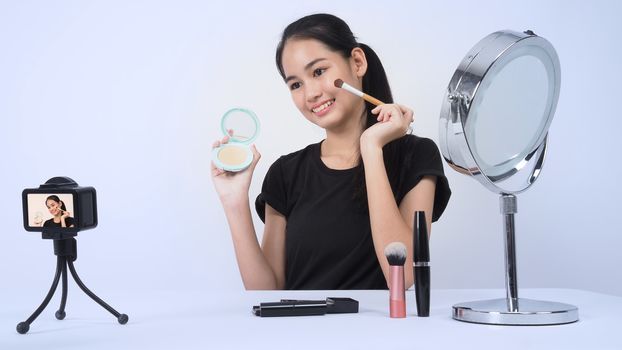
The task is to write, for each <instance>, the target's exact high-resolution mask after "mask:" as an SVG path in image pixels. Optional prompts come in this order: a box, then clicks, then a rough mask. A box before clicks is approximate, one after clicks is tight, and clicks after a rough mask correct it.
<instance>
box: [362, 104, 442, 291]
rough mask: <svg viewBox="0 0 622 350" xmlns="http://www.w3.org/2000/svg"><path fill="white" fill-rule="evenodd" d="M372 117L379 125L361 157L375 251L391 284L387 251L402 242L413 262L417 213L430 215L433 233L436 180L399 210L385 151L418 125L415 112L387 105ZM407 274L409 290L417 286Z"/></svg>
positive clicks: (366, 135)
mask: <svg viewBox="0 0 622 350" xmlns="http://www.w3.org/2000/svg"><path fill="white" fill-rule="evenodd" d="M372 113H374V114H377V116H378V123H376V124H375V125H373V126H371V127H369V128H368V129H367V130H365V131H364V132H363V134H362V135H361V140H360V144H361V157H362V158H363V163H364V165H365V186H366V189H367V201H368V206H369V218H370V222H371V232H372V239H373V241H374V249H375V251H376V256H377V257H378V261H379V262H380V267H381V268H382V272H383V273H384V276H385V279H386V280H387V284H388V281H389V263H388V262H387V259H386V257H385V256H384V248H385V247H386V245H387V244H389V243H391V242H402V243H404V244H405V245H406V247H407V250H408V252H407V254H408V255H407V257H406V261H407V262H409V261H412V259H413V224H414V212H415V211H416V210H423V211H425V212H426V219H427V224H428V232H431V227H430V223H431V219H432V208H433V206H434V192H435V190H436V177H434V176H426V177H424V178H423V179H422V180H421V181H420V182H419V183H418V184H417V185H416V186H415V187H414V188H413V189H411V190H410V191H409V192H408V193H407V194H406V196H405V197H404V198H403V199H402V202H401V204H400V206H399V208H398V206H397V203H395V197H394V196H393V191H392V190H391V185H390V183H389V179H388V176H387V171H386V169H385V166H384V157H383V150H382V149H383V147H384V146H385V145H386V144H387V143H389V142H391V141H392V140H395V139H397V138H399V137H402V136H404V134H405V132H406V131H407V130H408V126H409V125H410V123H411V122H413V121H414V116H413V111H412V110H411V109H409V108H407V107H405V106H400V105H397V104H385V105H380V106H378V107H376V108H375V109H373V110H372ZM406 271H407V272H406V276H405V277H406V288H409V287H410V286H411V285H412V284H413V273H412V271H413V270H412V269H408V268H407V269H406Z"/></svg>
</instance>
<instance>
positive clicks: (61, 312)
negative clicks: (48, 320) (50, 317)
mask: <svg viewBox="0 0 622 350" xmlns="http://www.w3.org/2000/svg"><path fill="white" fill-rule="evenodd" d="M67 261H69V260H68V259H65V263H64V264H63V269H62V271H61V276H62V279H61V280H62V284H63V294H62V296H61V298H60V307H59V308H58V311H56V313H55V314H54V315H55V316H56V319H57V320H62V319H64V318H65V316H66V314H65V305H66V304H67Z"/></svg>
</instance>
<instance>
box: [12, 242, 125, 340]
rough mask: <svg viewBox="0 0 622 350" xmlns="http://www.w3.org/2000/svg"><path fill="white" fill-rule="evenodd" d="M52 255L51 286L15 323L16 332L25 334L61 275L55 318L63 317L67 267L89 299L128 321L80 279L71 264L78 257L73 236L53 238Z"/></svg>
mask: <svg viewBox="0 0 622 350" xmlns="http://www.w3.org/2000/svg"><path fill="white" fill-rule="evenodd" d="M54 255H56V256H57V260H56V274H55V275H54V281H53V282H52V287H51V288H50V291H49V292H48V294H47V295H46V297H45V299H44V300H43V302H42V303H41V305H39V307H38V308H37V310H35V312H34V313H33V314H32V315H30V317H28V319H27V320H26V321H24V322H20V323H18V324H17V332H18V333H20V334H25V333H26V332H28V330H29V329H30V324H31V323H32V322H34V320H35V319H36V318H37V317H38V316H39V315H40V314H41V312H42V311H43V310H44V309H45V307H46V306H47V305H48V303H49V302H50V300H51V299H52V296H54V292H55V291H56V288H57V287H58V282H59V281H60V279H61V277H62V280H63V291H62V293H63V294H62V297H61V301H60V308H59V309H58V311H56V314H55V316H56V318H57V319H58V320H62V319H64V318H65V315H66V314H65V305H66V303H67V267H69V271H70V272H71V275H72V276H73V279H74V280H75V281H76V283H77V284H78V286H79V287H80V289H82V291H84V293H86V295H88V296H89V297H91V299H93V300H95V302H97V303H98V304H99V305H101V306H102V307H103V308H104V309H106V310H108V311H109V312H110V313H111V314H113V315H114V316H115V317H116V318H117V320H118V321H119V323H120V324H126V323H127V321H128V319H129V318H128V316H127V315H126V314H120V313H119V312H117V311H116V310H115V309H113V308H112V307H111V306H110V305H108V304H106V303H105V302H104V301H103V300H101V299H100V298H99V297H98V296H97V295H95V293H93V292H91V291H90V290H89V289H88V288H87V287H86V286H85V285H84V283H82V281H81V280H80V277H78V273H77V272H76V269H75V267H74V266H73V262H74V261H75V260H76V259H77V258H78V254H77V242H76V239H75V238H73V237H70V238H63V239H54Z"/></svg>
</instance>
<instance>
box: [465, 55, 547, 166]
mask: <svg viewBox="0 0 622 350" xmlns="http://www.w3.org/2000/svg"><path fill="white" fill-rule="evenodd" d="M521 51H523V50H519V52H517V54H515V55H511V57H508V58H507V59H505V60H501V61H499V62H497V63H496V64H495V65H494V66H493V67H492V68H491V69H490V71H489V72H488V74H487V75H486V78H485V79H484V80H483V81H482V84H481V86H480V87H479V88H478V91H477V94H476V96H475V99H474V100H473V103H472V105H471V108H470V114H469V119H468V120H467V123H466V125H465V132H466V134H467V135H466V136H467V139H468V140H470V142H469V146H470V147H471V152H472V153H473V155H474V157H475V160H476V162H477V164H478V165H479V168H480V169H481V170H482V172H483V173H484V174H486V175H487V176H491V177H493V176H501V175H504V174H505V175H507V176H509V175H511V174H512V169H513V168H516V170H520V168H521V167H522V166H523V165H524V164H526V162H524V159H525V157H526V156H527V155H528V154H529V153H531V152H533V151H534V150H535V149H536V148H537V147H538V145H539V144H540V142H541V141H542V137H543V133H545V132H546V129H545V128H544V126H545V124H546V122H547V118H548V116H549V108H548V105H549V104H550V99H551V98H552V94H553V91H552V88H551V86H552V85H553V84H551V81H550V80H551V78H552V77H549V72H548V71H547V67H546V66H545V63H544V62H548V60H545V61H544V62H543V60H541V59H540V58H539V57H538V56H537V55H533V54H526V52H521ZM549 71H550V70H549ZM521 162H522V163H521Z"/></svg>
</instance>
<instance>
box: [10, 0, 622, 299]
mask: <svg viewBox="0 0 622 350" xmlns="http://www.w3.org/2000/svg"><path fill="white" fill-rule="evenodd" d="M314 12H329V13H333V14H336V15H338V16H340V17H342V18H343V19H345V20H346V22H348V23H349V24H350V27H351V28H352V30H353V32H354V33H355V35H357V36H358V38H359V40H360V41H361V42H363V43H367V44H369V45H370V46H371V47H372V48H374V49H375V50H376V51H377V52H378V54H379V55H380V57H381V59H382V60H383V63H384V65H385V69H386V71H387V73H388V76H389V80H390V83H391V85H392V88H393V92H394V96H395V99H396V101H398V102H400V103H403V104H407V105H409V106H411V107H412V108H414V110H415V111H416V116H417V123H416V128H415V132H416V133H417V134H418V135H421V136H425V137H430V138H432V139H434V140H435V141H437V142H438V119H439V112H440V105H441V101H442V99H443V94H444V89H445V88H446V86H447V83H448V82H449V79H450V78H451V76H452V74H453V72H454V70H455V68H456V67H457V65H458V63H459V62H460V60H461V59H462V58H463V56H464V55H465V54H466V52H467V51H468V50H469V49H470V48H471V47H472V46H473V45H474V44H475V43H476V42H477V41H479V40H480V39H481V38H482V37H484V36H486V35H488V34H490V33H492V32H494V31H496V30H500V29H513V30H519V31H522V30H525V29H532V30H534V31H535V32H536V33H537V34H539V35H541V36H543V37H545V38H546V39H548V40H549V41H551V42H552V43H553V45H554V46H555V48H556V49H557V51H558V54H559V56H560V60H561V65H562V88H561V96H560V100H559V103H558V108H557V113H556V117H555V119H554V120H553V123H552V125H551V130H550V138H549V153H548V156H547V160H546V164H545V167H544V171H543V174H542V175H541V177H540V178H539V180H538V182H537V183H536V184H535V185H534V186H533V187H532V188H531V189H530V190H529V191H527V192H525V193H524V194H521V195H519V198H518V199H519V201H518V204H519V213H518V216H517V218H516V220H517V221H516V225H517V246H518V273H519V275H518V277H519V286H521V287H524V288H527V287H529V288H541V287H556V288H578V289H586V290H592V291H598V292H604V293H610V294H616V295H622V278H621V277H622V274H621V273H620V272H619V268H620V262H619V256H620V253H619V246H620V243H622V238H620V229H619V228H618V223H619V216H620V205H619V198H620V197H621V194H622V193H621V190H620V187H619V183H620V181H619V179H618V177H619V174H620V170H621V167H620V164H619V162H618V160H617V156H618V154H619V151H620V149H621V147H620V146H621V141H620V137H619V130H622V124H621V122H620V116H619V108H618V107H617V106H618V100H619V96H618V95H619V81H620V80H621V79H620V78H622V76H621V73H620V66H619V61H620V56H621V55H620V54H621V53H622V48H621V44H620V43H621V42H622V41H621V40H620V34H622V24H620V21H619V14H620V13H622V4H621V3H619V2H616V1H610V2H606V1H592V2H585V1H548V2H542V1H520V2H518V1H516V2H499V1H470V2H458V1H455V2H452V1H436V2H433V3H432V2H429V1H376V2H361V1H348V2H346V1H343V2H342V1H339V2H336V1H313V2H311V1H309V2H306V3H305V4H301V3H299V2H296V1H283V2H274V1H262V2H256V3H253V2H238V1H227V2H216V1H88V2H87V1H54V2H51V1H2V2H1V3H0V50H1V51H0V147H1V149H2V150H3V152H2V162H1V164H2V168H1V174H2V175H1V176H2V177H1V182H0V222H1V223H2V227H3V229H2V231H1V232H0V234H1V235H2V247H3V249H2V254H0V276H2V277H1V278H0V291H1V292H0V293H1V294H3V295H4V297H2V298H0V300H2V301H0V303H7V302H15V300H16V299H15V297H18V296H19V295H20V293H21V291H24V290H26V289H29V290H32V289H35V290H40V291H41V296H42V297H43V295H44V293H45V292H46V291H47V289H48V286H49V283H50V282H51V279H52V276H53V272H54V263H55V260H56V259H55V257H54V255H53V249H52V243H51V242H49V241H44V240H41V239H40V236H39V235H38V234H36V233H28V232H26V231H24V229H23V227H22V212H21V208H22V204H21V202H20V201H21V191H22V190H23V189H24V188H28V187H37V186H38V185H39V184H41V183H43V182H45V181H46V180H47V179H49V178H51V177H54V176H58V175H64V176H69V177H72V178H73V179H74V180H76V181H77V182H78V183H80V184H81V185H84V186H94V187H95V188H96V189H97V191H98V192H97V194H98V208H99V226H98V227H97V228H95V229H93V230H90V231H84V232H82V233H80V234H79V237H78V257H79V258H78V261H77V262H76V267H77V270H78V272H79V273H80V275H81V277H82V278H83V280H84V281H85V283H86V284H87V285H88V286H89V287H91V288H92V289H93V290H94V291H95V292H97V293H98V294H101V295H102V297H104V298H105V296H106V294H107V293H112V291H115V293H118V292H123V291H126V292H127V293H132V294H134V293H141V292H148V291H149V290H154V289H169V288H175V289H180V288H181V289H189V290H191V289H192V290H194V289H197V290H204V291H205V292H206V293H208V291H209V290H213V289H218V290H240V289H241V288H243V287H242V284H241V281H240V277H239V274H238V270H237V265H236V262H235V257H234V254H233V247H232V244H231V239H230V236H229V231H228V227H227V225H226V221H225V218H224V214H223V211H222V209H221V207H220V204H219V202H218V199H217V197H216V195H215V192H214V189H213V186H212V184H211V180H210V173H209V156H210V148H211V143H212V141H213V140H214V139H216V138H219V137H220V135H219V118H220V116H221V115H222V114H223V113H224V112H225V111H226V110H227V109H229V108H231V107H234V106H244V107H248V108H251V109H253V110H254V111H255V112H256V113H257V114H258V116H259V117H260V118H261V122H262V134H261V135H260V137H259V139H258V140H257V146H258V148H259V150H260V151H261V152H262V154H263V158H262V160H261V162H260V164H259V166H258V167H257V170H256V176H255V178H254V180H253V185H252V188H251V198H252V200H253V201H254V198H255V197H256V195H257V194H258V191H259V189H260V186H261V182H262V180H263V177H264V175H265V172H266V170H267V168H268V166H269V165H270V164H271V163H272V162H273V161H274V160H275V159H276V158H277V157H278V156H279V155H282V154H286V153H289V152H292V151H294V150H297V149H299V148H302V147H304V146H305V145H307V144H309V143H312V142H317V141H319V140H321V139H322V137H323V132H322V131H321V130H319V129H317V128H315V127H314V126H312V125H310V124H309V123H308V122H307V121H306V120H305V119H304V118H303V117H302V116H301V115H300V114H299V112H298V111H297V110H296V108H295V107H294V105H293V103H292V101H291V99H290V97H289V92H288V90H287V88H286V86H285V84H284V83H283V82H282V80H281V78H280V77H279V75H278V73H277V70H276V68H275V63H274V50H275V47H276V45H277V42H278V40H279V38H280V34H281V31H282V30H283V28H284V27H285V26H286V25H287V24H288V23H290V22H292V21H293V20H295V19H297V18H299V17H301V16H303V15H307V14H310V13H314ZM445 169H446V172H447V175H448V177H449V181H450V184H451V187H452V190H453V196H452V198H451V201H450V203H449V206H448V208H447V210H446V212H445V214H444V216H443V217H442V218H441V220H440V221H439V222H438V223H437V224H435V225H434V228H433V233H432V235H433V236H432V241H431V245H432V259H433V262H432V263H433V286H434V287H435V288H502V287H503V283H504V280H503V278H504V277H503V276H504V275H503V266H504V262H503V239H502V234H501V216H500V214H499V208H498V198H497V196H496V195H495V194H493V193H491V192H488V191H487V190H486V189H484V188H483V187H482V186H481V185H480V184H479V183H477V182H476V181H474V180H473V179H470V178H468V177H466V176H464V175H460V174H458V173H456V172H454V171H453V170H451V169H449V168H448V167H446V168H445ZM253 213H254V210H253ZM253 215H255V214H253ZM255 222H256V226H257V231H258V232H261V231H262V229H263V227H262V226H261V223H260V221H259V219H258V218H257V217H256V215H255ZM24 302H25V301H24ZM28 302H30V303H33V305H32V307H33V308H34V307H35V306H36V305H34V303H35V302H38V300H37V301H32V300H29V301H28Z"/></svg>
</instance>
